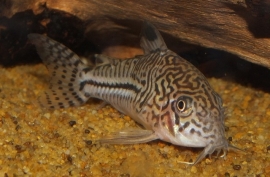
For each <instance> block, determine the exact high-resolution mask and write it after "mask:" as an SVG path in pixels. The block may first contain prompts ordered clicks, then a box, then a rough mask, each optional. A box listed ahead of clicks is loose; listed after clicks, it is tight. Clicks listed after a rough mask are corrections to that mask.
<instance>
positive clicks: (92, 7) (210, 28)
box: [0, 0, 270, 68]
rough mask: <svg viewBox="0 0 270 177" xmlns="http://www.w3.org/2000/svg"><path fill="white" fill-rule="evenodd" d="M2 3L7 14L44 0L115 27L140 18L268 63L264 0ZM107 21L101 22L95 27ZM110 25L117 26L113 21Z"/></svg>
mask: <svg viewBox="0 0 270 177" xmlns="http://www.w3.org/2000/svg"><path fill="white" fill-rule="evenodd" d="M45 2H46V3H45ZM1 3H2V4H0V6H1V8H0V10H1V11H0V15H2V16H9V17H11V16H12V15H14V14H16V13H17V12H21V11H24V10H27V9H33V11H34V12H35V13H36V14H38V13H40V12H42V10H43V8H44V6H45V4H46V6H47V7H48V8H54V9H58V10H61V11H65V12H68V13H70V14H72V15H75V16H77V17H79V18H80V19H82V20H83V21H85V22H86V23H89V24H90V23H91V22H92V20H94V19H102V18H107V19H111V20H112V21H115V22H117V23H119V24H120V25H122V26H119V30H121V29H123V26H125V27H130V26H126V25H127V24H128V23H127V22H128V21H129V22H131V23H132V24H133V26H131V27H135V28H136V27H137V28H140V26H139V24H141V21H143V20H147V21H150V22H152V23H153V24H154V25H156V26H157V27H158V29H159V30H161V31H162V32H165V33H167V34H169V35H171V36H173V37H175V38H178V39H180V40H182V41H184V42H188V43H191V44H195V45H200V46H203V47H208V48H214V49H219V50H223V51H227V52H230V53H232V54H235V55H238V56H240V57H241V58H243V59H245V60H248V61H250V62H253V63H256V64H259V65H262V66H265V67H268V68H270V39H269V38H270V2H269V1H268V0H261V1H252V0H246V1H244V0H239V1H234V0H219V1H216V0H207V1H201V0H193V1H189V0H181V1H180V0H179V1H172V0H171V1H161V0H155V1H154V0H152V1H151V0H137V1H131V0H129V1H126V0H110V1H99V0H91V1H89V0H66V1H61V0H47V1H44V0H7V1H1ZM133 22H134V23H133ZM139 22H140V23H139ZM129 24H130V23H129ZM111 27H112V26H110V25H106V26H105V25H103V27H100V28H99V29H103V28H107V29H108V30H109V29H110V28H111ZM114 29H116V30H118V29H117V27H116V26H114Z"/></svg>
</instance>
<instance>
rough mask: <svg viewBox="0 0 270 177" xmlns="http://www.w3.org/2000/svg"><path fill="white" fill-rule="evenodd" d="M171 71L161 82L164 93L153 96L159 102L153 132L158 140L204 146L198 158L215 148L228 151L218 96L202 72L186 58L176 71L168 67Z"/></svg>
mask: <svg viewBox="0 0 270 177" xmlns="http://www.w3.org/2000/svg"><path fill="white" fill-rule="evenodd" d="M182 65H183V66H182ZM175 68H176V67H175ZM179 70H181V71H179ZM170 73H172V74H170ZM170 73H167V74H166V77H167V82H163V88H167V89H162V91H163V92H165V94H162V95H163V96H162V98H160V96H159V95H157V96H158V97H159V98H158V99H157V98H156V100H159V103H160V107H159V110H160V111H159V120H160V122H159V126H158V128H159V130H157V131H156V133H157V134H158V136H159V137H160V139H163V140H164V141H167V142H171V143H172V144H175V145H181V146H187V147H205V149H204V152H203V154H202V155H201V157H200V159H197V160H199V161H200V160H201V159H202V158H204V157H205V156H206V155H207V154H212V153H213V152H214V151H215V150H217V151H221V150H222V151H223V152H227V149H228V146H229V144H228V141H227V139H226V138H225V135H224V132H225V128H224V127H225V126H224V108H223V103H222V99H221V97H220V96H219V95H218V94H217V93H216V92H215V91H214V90H213V88H212V87H211V86H210V84H209V83H208V81H207V79H206V78H205V77H204V76H203V74H202V73H201V72H200V71H199V70H197V69H196V68H195V67H194V66H193V65H191V64H189V63H187V62H186V61H182V62H181V66H178V67H177V69H176V70H175V72H174V70H173V68H171V69H170ZM170 75H171V76H170ZM168 81H169V82H168ZM157 83H158V82H157ZM161 85H162V84H161ZM162 91H160V93H161V92H162ZM164 95H166V96H164ZM156 102H157V101H156Z"/></svg>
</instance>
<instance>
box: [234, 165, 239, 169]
mask: <svg viewBox="0 0 270 177" xmlns="http://www.w3.org/2000/svg"><path fill="white" fill-rule="evenodd" d="M233 169H234V170H240V169H241V165H233Z"/></svg>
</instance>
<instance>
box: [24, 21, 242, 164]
mask: <svg viewBox="0 0 270 177" xmlns="http://www.w3.org/2000/svg"><path fill="white" fill-rule="evenodd" d="M29 39H30V40H31V41H32V43H33V44H35V46H36V48H37V51H38V53H39V55H40V57H41V59H42V60H43V62H44V64H45V65H46V66H47V68H48V70H49V72H50V73H51V81H50V87H49V89H48V90H47V91H46V92H45V94H44V95H42V96H41V97H40V98H39V101H40V104H41V105H42V107H47V108H51V109H57V108H65V107H69V106H79V105H81V104H83V103H85V102H86V101H87V100H88V99H89V98H90V97H95V98H99V99H102V100H104V101H105V102H107V103H109V104H111V105H112V106H113V107H115V108H116V109H117V110H119V111H120V112H122V113H124V114H127V115H129V116H130V117H132V118H133V119H134V120H135V121H136V122H138V123H139V124H141V125H142V126H143V127H144V128H145V130H136V131H127V132H120V133H118V134H115V135H112V136H111V137H108V138H104V139H103V140H101V141H102V142H107V143H122V144H131V143H142V142H149V141H152V140H155V139H161V140H163V141H167V142H170V143H172V144H175V145H181V146H188V147H205V148H204V150H203V152H202V153H201V154H200V156H199V157H198V158H197V159H196V161H195V162H194V163H193V164H196V163H198V162H199V161H201V160H202V159H203V158H204V157H205V156H206V155H207V154H212V153H213V152H214V151H215V150H217V151H218V153H219V152H220V151H221V150H223V151H224V153H225V154H226V152H227V150H228V149H229V148H232V149H237V148H236V147H234V146H232V145H230V144H229V143H228V141H227V140H226V138H225V136H224V110H223V107H222V100H221V98H220V96H219V95H218V94H217V93H216V92H215V91H214V90H213V89H212V88H211V86H210V85H209V83H208V82H207V79H206V78H205V77H204V76H203V74H202V73H201V72H200V71H198V70H197V69H196V68H195V67H194V66H193V65H191V64H190V63H189V62H187V61H186V60H184V59H183V58H181V57H180V56H178V55H177V54H176V53H174V52H172V51H170V50H169V49H168V48H167V46H166V44H165V42H164V41H163V39H162V37H161V35H160V33H159V32H158V31H157V29H156V28H155V27H154V26H153V25H151V24H150V23H148V22H146V23H145V24H144V27H143V29H142V37H141V47H142V48H143V49H144V53H145V54H144V55H143V56H137V57H134V58H131V59H126V60H119V59H113V58H110V57H107V56H104V55H95V57H96V65H95V66H89V65H87V64H85V63H84V62H82V60H81V59H80V57H79V56H77V55H76V54H75V53H74V52H72V51H71V50H70V49H68V48H67V47H65V46H64V45H62V44H60V43H58V42H56V41H54V40H52V39H50V38H48V37H45V36H42V35H39V34H30V35H29Z"/></svg>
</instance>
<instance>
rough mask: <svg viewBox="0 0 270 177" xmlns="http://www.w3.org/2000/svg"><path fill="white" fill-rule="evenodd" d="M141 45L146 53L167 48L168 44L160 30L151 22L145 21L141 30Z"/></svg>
mask: <svg viewBox="0 0 270 177" xmlns="http://www.w3.org/2000/svg"><path fill="white" fill-rule="evenodd" d="M141 47H142V48H143V50H144V53H145V54H148V53H151V52H154V51H157V50H161V51H164V50H167V46H166V44H165V42H164V40H163V38H162V36H161V34H160V33H159V31H158V30H157V29H156V27H154V25H152V24H151V23H149V22H144V24H143V27H142V31H141Z"/></svg>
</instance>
